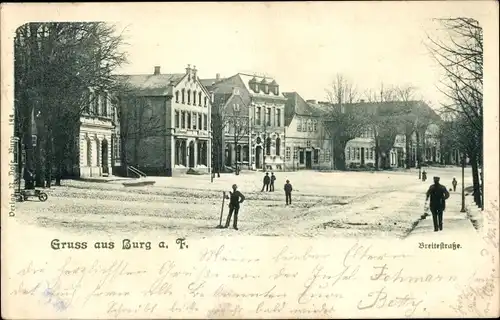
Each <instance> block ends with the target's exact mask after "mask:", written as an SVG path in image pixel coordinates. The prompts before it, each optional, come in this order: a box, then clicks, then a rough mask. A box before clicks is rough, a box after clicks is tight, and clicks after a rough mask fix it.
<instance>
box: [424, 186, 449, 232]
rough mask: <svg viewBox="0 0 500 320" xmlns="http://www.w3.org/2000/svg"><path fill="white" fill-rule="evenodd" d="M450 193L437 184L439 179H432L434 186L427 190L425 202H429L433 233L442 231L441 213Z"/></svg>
mask: <svg viewBox="0 0 500 320" xmlns="http://www.w3.org/2000/svg"><path fill="white" fill-rule="evenodd" d="M449 197H450V193H449V192H448V190H447V189H446V187H445V186H443V185H441V184H440V183H439V177H434V184H433V185H431V186H430V187H429V190H427V196H426V198H425V201H427V200H429V198H430V202H429V207H430V209H431V212H432V222H433V223H434V232H436V231H438V229H439V230H443V211H444V210H445V208H446V199H448V198H449Z"/></svg>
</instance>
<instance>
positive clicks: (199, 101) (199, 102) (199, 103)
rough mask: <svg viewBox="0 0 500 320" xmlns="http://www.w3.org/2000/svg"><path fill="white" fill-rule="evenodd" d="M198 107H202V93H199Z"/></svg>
mask: <svg viewBox="0 0 500 320" xmlns="http://www.w3.org/2000/svg"><path fill="white" fill-rule="evenodd" d="M198 105H199V106H200V107H201V91H200V92H198ZM200 128H201V127H200Z"/></svg>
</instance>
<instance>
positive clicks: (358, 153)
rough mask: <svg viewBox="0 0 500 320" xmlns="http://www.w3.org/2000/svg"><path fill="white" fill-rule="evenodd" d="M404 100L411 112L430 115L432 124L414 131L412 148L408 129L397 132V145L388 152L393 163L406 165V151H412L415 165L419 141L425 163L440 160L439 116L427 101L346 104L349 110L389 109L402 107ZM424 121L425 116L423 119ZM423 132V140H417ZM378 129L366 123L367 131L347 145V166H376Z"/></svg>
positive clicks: (412, 163) (396, 165) (395, 143)
mask: <svg viewBox="0 0 500 320" xmlns="http://www.w3.org/2000/svg"><path fill="white" fill-rule="evenodd" d="M402 103H406V104H407V106H408V107H409V109H410V110H412V111H411V112H421V113H422V114H425V115H426V119H425V120H426V121H429V123H428V125H427V126H426V127H425V128H424V131H423V132H419V133H417V132H416V131H415V132H413V133H412V135H411V136H410V141H409V149H408V150H406V146H407V145H406V136H405V134H404V130H403V129H401V130H400V132H399V133H398V134H397V135H396V137H395V140H394V146H393V148H392V149H391V150H390V152H389V154H388V159H389V164H390V166H391V167H404V166H405V161H406V153H407V152H409V153H410V166H412V167H414V166H416V165H417V164H418V161H417V140H419V144H420V148H419V150H421V153H422V154H421V156H422V157H421V158H422V161H423V162H427V161H434V162H440V154H439V139H437V136H436V135H437V132H438V124H439V122H440V118H439V116H438V115H437V114H436V113H435V112H434V110H432V109H431V108H430V107H429V106H428V105H427V104H425V103H424V102H423V101H408V102H400V101H387V102H364V101H362V102H357V103H349V104H343V107H344V109H345V110H349V109H350V108H363V109H364V110H376V109H377V108H386V109H391V110H398V109H400V108H401V106H402ZM422 120H423V119H422ZM417 134H419V139H417ZM374 138H375V132H374V130H373V127H371V126H370V125H367V126H366V129H365V130H364V131H363V133H362V134H361V135H360V136H359V137H356V138H354V139H352V140H350V141H349V142H348V143H347V144H346V147H345V160H346V165H348V166H352V165H356V166H360V165H368V164H370V165H375V140H374Z"/></svg>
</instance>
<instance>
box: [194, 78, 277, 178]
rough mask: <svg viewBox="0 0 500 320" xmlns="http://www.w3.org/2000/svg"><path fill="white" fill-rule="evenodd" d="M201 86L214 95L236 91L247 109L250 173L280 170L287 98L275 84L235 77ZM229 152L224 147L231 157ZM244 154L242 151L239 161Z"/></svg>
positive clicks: (206, 81) (272, 80) (263, 79)
mask: <svg viewBox="0 0 500 320" xmlns="http://www.w3.org/2000/svg"><path fill="white" fill-rule="evenodd" d="M217 79H219V80H217ZM202 82H203V83H205V85H206V86H207V89H208V90H209V91H213V92H214V94H215V93H219V94H223V93H232V92H233V88H238V90H239V96H240V97H241V99H242V101H243V103H244V104H245V105H248V112H249V115H248V117H249V126H250V136H249V147H248V148H249V158H248V166H249V167H250V168H252V169H264V170H283V166H284V162H285V160H284V159H285V157H284V152H283V148H284V130H285V121H284V120H285V119H284V109H285V102H286V98H285V97H284V96H283V94H281V92H280V87H279V84H278V83H277V82H276V80H275V79H272V78H270V77H264V76H257V75H251V74H245V73H238V74H235V75H233V76H231V77H228V78H225V79H222V78H220V77H216V79H205V80H202ZM228 134H229V135H230V133H228ZM230 148H231V144H230V143H229V144H228V143H226V149H225V154H227V155H231V154H233V151H232V150H231V149H230ZM242 148H245V146H242ZM242 150H244V149H242ZM244 154H245V152H244V151H242V155H243V156H242V161H243V158H244ZM227 158H228V157H226V159H227ZM243 162H245V161H243Z"/></svg>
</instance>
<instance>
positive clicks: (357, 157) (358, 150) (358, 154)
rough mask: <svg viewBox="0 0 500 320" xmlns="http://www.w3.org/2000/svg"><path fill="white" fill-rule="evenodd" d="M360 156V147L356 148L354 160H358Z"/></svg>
mask: <svg viewBox="0 0 500 320" xmlns="http://www.w3.org/2000/svg"><path fill="white" fill-rule="evenodd" d="M359 157H360V149H359V148H356V160H359Z"/></svg>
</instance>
